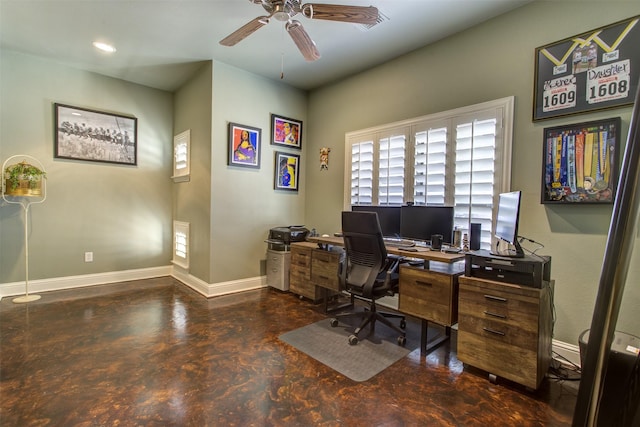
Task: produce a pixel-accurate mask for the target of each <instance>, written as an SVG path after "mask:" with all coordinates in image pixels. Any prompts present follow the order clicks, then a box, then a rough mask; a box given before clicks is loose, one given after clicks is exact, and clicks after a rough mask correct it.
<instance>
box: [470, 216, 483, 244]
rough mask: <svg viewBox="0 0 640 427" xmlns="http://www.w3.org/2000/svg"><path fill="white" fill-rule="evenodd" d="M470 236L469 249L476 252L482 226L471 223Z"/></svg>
mask: <svg viewBox="0 0 640 427" xmlns="http://www.w3.org/2000/svg"><path fill="white" fill-rule="evenodd" d="M470 234H471V235H470V236H469V249H471V250H472V251H477V250H478V249H480V237H481V236H482V224H480V223H479V222H472V223H471V233H470Z"/></svg>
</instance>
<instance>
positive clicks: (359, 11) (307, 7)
mask: <svg viewBox="0 0 640 427" xmlns="http://www.w3.org/2000/svg"><path fill="white" fill-rule="evenodd" d="M302 14H303V15H304V16H306V17H307V18H310V19H326V20H329V21H342V22H353V23H355V24H375V23H377V22H378V8H376V7H374V6H346V5H340V4H320V3H307V4H303V5H302Z"/></svg>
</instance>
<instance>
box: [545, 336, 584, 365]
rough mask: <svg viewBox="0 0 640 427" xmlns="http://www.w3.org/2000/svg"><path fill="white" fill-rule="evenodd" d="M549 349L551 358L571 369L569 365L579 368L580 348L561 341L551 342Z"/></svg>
mask: <svg viewBox="0 0 640 427" xmlns="http://www.w3.org/2000/svg"><path fill="white" fill-rule="evenodd" d="M551 347H552V350H553V353H554V354H553V358H554V359H555V360H557V361H558V362H560V363H561V364H562V365H566V366H567V367H569V368H571V365H572V364H573V365H575V366H580V347H579V346H577V345H574V344H569V343H566V342H563V341H558V340H552V341H551ZM558 355H559V356H558Z"/></svg>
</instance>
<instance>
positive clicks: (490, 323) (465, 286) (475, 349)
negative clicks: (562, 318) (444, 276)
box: [458, 276, 553, 389]
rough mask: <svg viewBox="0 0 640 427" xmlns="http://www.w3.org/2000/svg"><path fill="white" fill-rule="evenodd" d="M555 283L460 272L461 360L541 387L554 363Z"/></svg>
mask: <svg viewBox="0 0 640 427" xmlns="http://www.w3.org/2000/svg"><path fill="white" fill-rule="evenodd" d="M552 286H553V281H552V282H550V283H549V282H545V286H544V287H543V288H542V289H538V288H532V287H527V286H520V285H515V284H510V283H502V282H496V281H492V280H487V279H480V278H476V277H466V276H462V277H460V294H459V319H458V359H459V360H461V361H462V362H464V363H467V364H469V365H471V366H475V367H477V368H480V369H482V370H484V371H487V372H488V373H489V374H492V375H496V376H500V377H503V378H506V379H509V380H511V381H514V382H516V383H519V384H522V385H524V386H526V387H529V388H532V389H537V388H538V387H539V386H540V382H541V381H542V379H543V378H544V376H545V374H546V372H547V370H548V369H549V364H550V362H551V338H552V332H553V331H552V329H553V323H552V301H551V287H552Z"/></svg>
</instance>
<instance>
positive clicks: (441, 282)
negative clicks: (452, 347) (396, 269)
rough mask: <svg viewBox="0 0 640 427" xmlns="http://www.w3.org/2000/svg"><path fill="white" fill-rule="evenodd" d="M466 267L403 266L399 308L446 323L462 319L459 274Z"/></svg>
mask: <svg viewBox="0 0 640 427" xmlns="http://www.w3.org/2000/svg"><path fill="white" fill-rule="evenodd" d="M463 271H464V266H459V265H456V264H448V265H445V266H444V267H443V268H441V269H436V268H435V267H432V269H424V268H421V267H412V266H409V265H401V266H400V284H399V286H400V288H399V292H398V293H399V303H398V309H399V310H400V311H401V312H403V313H407V314H410V315H412V316H415V317H419V318H421V319H425V320H428V321H432V322H435V323H438V324H440V325H443V326H451V325H453V324H454V323H456V322H457V321H458V277H459V276H460V275H461V274H462V272H463Z"/></svg>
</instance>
